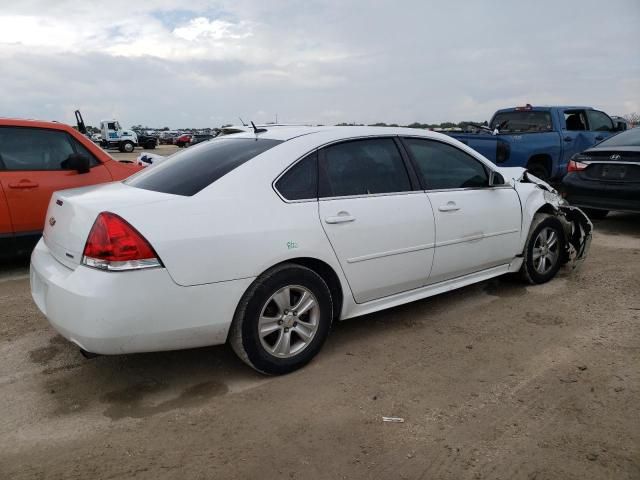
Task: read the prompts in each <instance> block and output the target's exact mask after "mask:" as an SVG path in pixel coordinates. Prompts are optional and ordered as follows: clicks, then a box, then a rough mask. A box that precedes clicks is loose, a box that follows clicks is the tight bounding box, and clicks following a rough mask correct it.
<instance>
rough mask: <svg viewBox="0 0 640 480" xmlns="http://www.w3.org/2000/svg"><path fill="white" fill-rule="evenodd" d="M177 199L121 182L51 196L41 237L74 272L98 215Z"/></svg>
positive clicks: (54, 254)
mask: <svg viewBox="0 0 640 480" xmlns="http://www.w3.org/2000/svg"><path fill="white" fill-rule="evenodd" d="M176 198H177V197H176V196H175V195H170V194H166V193H160V192H153V191H150V190H143V189H140V188H134V187H130V186H128V185H125V184H124V183H120V182H116V183H108V184H104V185H97V186H90V187H83V188H75V189H72V190H61V191H59V192H54V193H53V195H52V196H51V200H50V201H49V209H48V210H47V215H46V217H45V224H44V231H43V233H42V236H43V238H44V242H45V244H46V245H47V247H48V248H49V250H50V251H51V253H52V255H53V256H54V257H55V258H56V259H57V260H58V261H59V262H60V263H62V264H63V265H65V266H67V267H68V268H71V269H75V268H76V267H77V266H78V265H80V262H81V261H82V252H83V250H84V246H85V243H86V241H87V237H88V235H89V231H90V230H91V227H92V226H93V223H94V222H95V219H96V217H97V216H98V214H100V213H101V212H104V211H110V212H117V211H118V209H120V208H122V207H126V206H140V205H148V204H150V203H157V202H166V201H170V200H172V199H176Z"/></svg>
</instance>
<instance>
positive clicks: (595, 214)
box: [582, 208, 609, 220]
mask: <svg viewBox="0 0 640 480" xmlns="http://www.w3.org/2000/svg"><path fill="white" fill-rule="evenodd" d="M582 211H583V212H584V213H586V214H587V217H589V218H593V219H595V220H602V219H603V218H605V217H606V216H607V215H608V214H609V210H596V209H594V208H583V209H582Z"/></svg>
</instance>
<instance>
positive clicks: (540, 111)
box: [450, 105, 620, 180]
mask: <svg viewBox="0 0 640 480" xmlns="http://www.w3.org/2000/svg"><path fill="white" fill-rule="evenodd" d="M619 130H620V127H619V126H618V125H617V124H615V123H614V122H613V120H611V118H610V117H609V116H608V115H607V114H606V113H604V112H601V111H599V110H595V109H593V108H591V107H564V106H563V107H534V106H531V105H526V106H524V107H515V108H505V109H502V110H498V111H497V112H496V113H495V114H494V116H493V118H492V119H491V121H490V122H489V128H488V129H487V130H486V131H485V132H483V133H452V134H450V135H451V136H452V137H453V138H455V139H457V140H459V141H461V142H462V143H464V144H466V145H469V146H470V147H471V148H473V149H474V150H476V151H477V152H479V153H481V154H482V155H484V156H485V157H487V158H488V159H489V160H491V161H492V162H494V163H495V164H497V165H501V166H505V167H525V168H526V169H527V170H529V172H531V173H532V174H533V175H535V176H536V177H538V178H541V179H543V180H548V179H560V178H562V176H563V175H564V174H565V173H566V171H567V164H568V163H569V159H570V158H571V157H572V156H573V155H575V154H576V153H578V152H581V151H583V150H584V149H586V148H589V147H591V146H593V145H595V144H596V143H598V142H600V141H602V140H604V139H605V138H607V137H609V136H610V135H612V134H613V133H615V132H617V131H619Z"/></svg>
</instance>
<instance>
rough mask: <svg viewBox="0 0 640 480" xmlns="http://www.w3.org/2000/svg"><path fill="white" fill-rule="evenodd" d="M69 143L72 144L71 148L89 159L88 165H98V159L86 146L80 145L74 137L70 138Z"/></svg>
mask: <svg viewBox="0 0 640 480" xmlns="http://www.w3.org/2000/svg"><path fill="white" fill-rule="evenodd" d="M71 143H72V144H73V148H75V150H76V153H79V154H80V155H84V156H85V157H87V158H88V159H89V166H90V167H95V166H96V165H100V162H99V161H98V159H97V158H96V157H95V156H94V155H93V154H92V153H91V152H90V151H89V150H87V148H86V147H85V146H84V145H82V144H81V143H80V142H79V141H77V140H76V139H75V138H71Z"/></svg>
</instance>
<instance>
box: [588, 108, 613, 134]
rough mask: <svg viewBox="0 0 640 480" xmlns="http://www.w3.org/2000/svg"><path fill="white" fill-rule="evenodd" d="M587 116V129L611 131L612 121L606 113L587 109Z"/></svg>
mask: <svg viewBox="0 0 640 480" xmlns="http://www.w3.org/2000/svg"><path fill="white" fill-rule="evenodd" d="M587 118H588V119H589V130H591V131H593V132H612V131H613V121H612V120H611V119H610V118H609V115H607V114H606V113H604V112H599V111H598V110H587Z"/></svg>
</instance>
